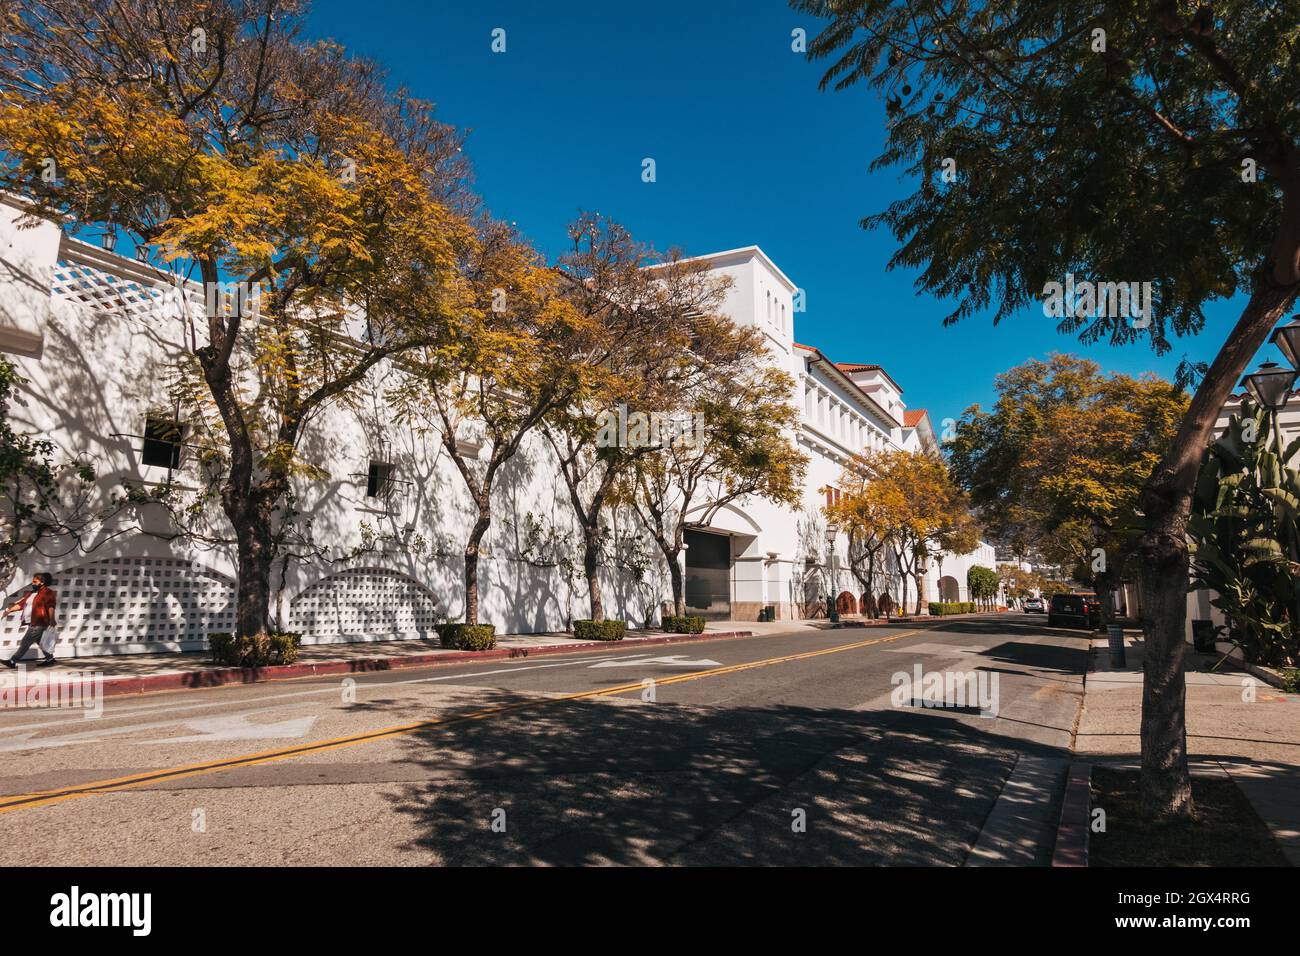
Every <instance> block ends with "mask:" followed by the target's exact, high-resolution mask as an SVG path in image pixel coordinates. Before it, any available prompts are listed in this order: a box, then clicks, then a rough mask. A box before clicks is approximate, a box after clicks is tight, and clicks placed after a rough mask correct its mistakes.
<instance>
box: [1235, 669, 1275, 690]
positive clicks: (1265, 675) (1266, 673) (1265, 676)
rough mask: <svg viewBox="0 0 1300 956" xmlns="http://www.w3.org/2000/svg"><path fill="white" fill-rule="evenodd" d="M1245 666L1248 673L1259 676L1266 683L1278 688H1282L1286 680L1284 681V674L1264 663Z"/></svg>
mask: <svg viewBox="0 0 1300 956" xmlns="http://www.w3.org/2000/svg"><path fill="white" fill-rule="evenodd" d="M1239 666H1242V665H1239ZM1244 666H1245V668H1246V673H1248V674H1250V675H1252V676H1254V677H1258V678H1259V679H1260V680H1262V681H1263V682H1264V683H1265V684H1268V685H1270V686H1272V687H1276V688H1277V689H1278V690H1281V689H1282V685H1283V684H1284V683H1285V681H1283V679H1282V675H1281V674H1280V673H1278V672H1277V671H1276V670H1274V669H1273V668H1271V667H1264V666H1263V665H1262V664H1245V665H1244Z"/></svg>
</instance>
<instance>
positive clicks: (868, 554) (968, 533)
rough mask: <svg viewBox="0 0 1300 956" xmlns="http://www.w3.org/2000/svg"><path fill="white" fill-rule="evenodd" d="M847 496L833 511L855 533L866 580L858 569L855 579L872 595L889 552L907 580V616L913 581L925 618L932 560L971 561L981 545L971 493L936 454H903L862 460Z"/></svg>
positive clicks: (856, 459) (845, 480) (857, 458)
mask: <svg viewBox="0 0 1300 956" xmlns="http://www.w3.org/2000/svg"><path fill="white" fill-rule="evenodd" d="M839 489H840V496H839V501H838V502H834V503H832V504H831V505H830V506H828V507H827V508H826V509H825V512H826V515H827V517H828V518H829V519H830V520H833V521H835V522H836V523H837V524H838V525H840V526H841V527H843V528H845V529H846V530H847V531H848V534H849V539H850V547H849V555H850V564H851V566H852V564H853V559H854V555H855V554H857V555H859V557H858V561H857V564H858V567H859V568H862V573H861V574H860V572H859V571H858V570H857V569H855V570H854V574H855V575H858V580H859V581H862V583H863V585H864V587H867V589H868V593H871V587H872V585H874V582H875V567H876V560H877V559H876V557H874V556H873V555H878V554H879V553H881V552H884V551H885V550H886V549H888V552H889V553H890V556H892V557H893V559H894V561H895V566H896V567H897V568H898V570H899V573H900V574H901V575H902V578H903V594H902V598H903V599H902V602H901V607H902V608H903V610H904V611H906V609H907V579H908V578H911V579H912V580H913V581H914V582H915V586H916V613H917V614H920V613H921V603H922V601H923V600H924V593H923V591H924V586H923V576H924V574H925V570H926V564H927V561H928V560H929V558H930V557H931V556H935V555H942V554H944V553H957V554H965V553H968V552H970V551H972V550H974V548H975V546H976V545H977V544H978V543H979V531H978V527H977V526H976V525H975V523H974V521H973V520H972V518H971V515H970V508H969V504H968V502H967V500H966V496H965V494H964V493H963V492H962V491H961V490H960V489H959V488H958V487H957V486H956V485H955V484H954V483H953V481H952V479H951V478H950V476H949V474H948V468H947V466H946V465H945V464H944V462H943V460H942V459H941V458H938V457H936V456H934V455H928V454H925V453H923V452H910V451H901V450H896V449H895V450H886V451H873V452H867V453H862V454H858V455H854V456H853V458H852V459H851V460H850V462H849V464H848V465H847V466H846V467H845V469H844V473H843V475H842V476H841V479H840V485H839ZM862 574H866V575H867V579H866V580H864V579H863V576H862Z"/></svg>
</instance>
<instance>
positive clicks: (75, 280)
mask: <svg viewBox="0 0 1300 956" xmlns="http://www.w3.org/2000/svg"><path fill="white" fill-rule="evenodd" d="M50 287H51V291H52V292H53V293H54V295H56V296H58V297H60V298H63V299H66V300H67V301H69V302H75V303H77V304H79V305H82V306H85V307H86V308H89V309H91V310H93V311H94V312H97V313H99V314H107V315H113V316H128V317H134V318H140V319H148V320H151V321H156V320H157V319H158V318H159V317H160V316H164V315H166V316H176V315H179V314H180V304H181V303H180V295H181V293H182V290H183V293H184V295H185V296H186V298H188V299H189V300H190V301H191V302H192V303H193V304H194V305H195V306H197V307H198V308H199V309H200V310H201V309H202V305H203V290H202V287H201V286H200V285H198V283H195V282H192V281H189V280H180V281H179V284H178V280H177V277H175V276H172V275H169V274H168V273H165V272H160V271H158V270H157V269H153V268H151V267H150V266H147V265H142V264H140V263H136V262H132V261H131V260H130V259H125V258H123V257H121V256H115V255H113V254H112V253H109V252H104V251H103V250H100V249H97V248H95V247H94V246H91V245H89V244H87V243H83V242H79V241H77V240H75V239H72V238H70V237H67V236H65V237H64V238H63V243H62V245H61V246H60V249H59V259H58V261H57V262H56V263H55V266H54V272H53V275H52V276H51V281H50ZM200 314H201V312H200Z"/></svg>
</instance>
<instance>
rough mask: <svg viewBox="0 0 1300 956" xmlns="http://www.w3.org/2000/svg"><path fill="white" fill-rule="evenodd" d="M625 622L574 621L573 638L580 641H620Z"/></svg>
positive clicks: (625, 630) (625, 626) (624, 632)
mask: <svg viewBox="0 0 1300 956" xmlns="http://www.w3.org/2000/svg"><path fill="white" fill-rule="evenodd" d="M626 633H627V621H586V620H583V621H574V622H573V636H574V637H576V638H577V639H578V640H580V641H621V640H623V635H624V634H626Z"/></svg>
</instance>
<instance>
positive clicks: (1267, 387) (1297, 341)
mask: <svg viewBox="0 0 1300 956" xmlns="http://www.w3.org/2000/svg"><path fill="white" fill-rule="evenodd" d="M1270 341H1271V342H1273V344H1275V345H1276V346H1277V347H1278V349H1279V350H1280V351H1281V352H1282V354H1283V355H1285V356H1286V360H1287V361H1288V362H1290V363H1291V365H1292V366H1293V367H1291V368H1284V367H1282V366H1281V365H1278V364H1277V363H1276V362H1264V363H1263V364H1261V365H1260V367H1259V368H1258V369H1257V370H1256V371H1254V372H1252V373H1251V374H1249V375H1247V376H1246V377H1245V378H1243V379H1242V380H1241V384H1242V385H1243V386H1244V387H1245V389H1246V391H1247V392H1249V393H1250V396H1251V397H1252V398H1253V399H1255V401H1257V402H1258V403H1259V404H1260V405H1261V406H1262V407H1264V408H1266V409H1268V411H1269V415H1270V417H1271V418H1272V419H1273V443H1274V444H1275V445H1276V446H1277V460H1278V467H1279V468H1284V467H1286V448H1285V447H1284V446H1283V444H1282V429H1281V427H1280V426H1279V425H1278V421H1277V420H1278V417H1279V415H1280V413H1281V411H1282V409H1283V408H1285V407H1286V402H1287V399H1288V398H1289V397H1290V395H1291V389H1292V388H1293V387H1294V386H1295V382H1296V378H1297V376H1300V372H1298V371H1297V370H1296V368H1295V367H1294V366H1295V365H1296V358H1297V357H1300V355H1298V352H1300V316H1293V317H1292V319H1291V321H1290V322H1289V323H1287V324H1286V325H1284V326H1282V327H1281V328H1279V329H1276V330H1274V332H1273V335H1272V337H1271V338H1270ZM1287 552H1288V555H1289V557H1290V558H1291V564H1292V569H1291V588H1292V598H1293V602H1294V608H1293V610H1292V612H1291V613H1292V617H1293V620H1292V622H1291V626H1292V628H1295V627H1297V626H1300V576H1297V575H1296V571H1295V565H1296V564H1297V563H1300V555H1297V553H1296V542H1295V538H1294V536H1288V538H1287Z"/></svg>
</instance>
